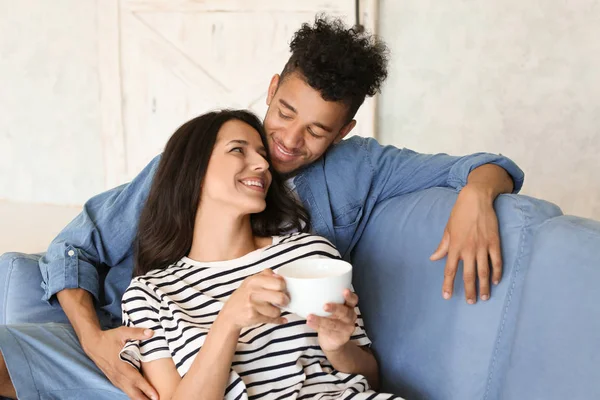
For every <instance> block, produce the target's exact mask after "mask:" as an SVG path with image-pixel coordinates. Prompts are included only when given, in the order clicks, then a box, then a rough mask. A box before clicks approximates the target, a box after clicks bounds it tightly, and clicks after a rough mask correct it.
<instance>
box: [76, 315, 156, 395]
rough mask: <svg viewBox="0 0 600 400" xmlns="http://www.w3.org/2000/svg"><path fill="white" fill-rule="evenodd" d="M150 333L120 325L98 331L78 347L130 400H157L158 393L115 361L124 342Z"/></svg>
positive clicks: (138, 338) (139, 376) (135, 372)
mask: <svg viewBox="0 0 600 400" xmlns="http://www.w3.org/2000/svg"><path fill="white" fill-rule="evenodd" d="M153 334H154V333H153V332H152V331H151V330H150V329H144V328H130V327H125V326H122V327H119V328H116V329H110V330H106V331H99V332H98V334H96V335H94V336H93V337H91V338H89V339H88V340H87V341H84V342H83V343H82V347H83V349H84V351H85V353H86V354H87V355H88V356H89V357H90V358H91V359H92V361H94V363H95V364H96V365H97V366H98V368H100V370H102V372H103V373H104V375H106V377H107V378H108V379H109V380H110V381H111V382H112V384H113V385H115V386H116V387H118V388H119V389H121V390H122V391H123V392H125V394H126V395H127V396H129V398H130V399H132V400H148V399H152V400H158V393H157V392H156V390H154V388H153V387H152V386H150V384H149V383H148V381H146V379H144V377H143V376H142V374H140V373H139V372H138V371H137V370H136V369H135V368H133V367H132V366H131V365H129V364H127V363H125V362H123V361H121V359H120V358H119V352H120V351H121V349H122V348H123V346H124V345H125V342H126V341H127V340H144V339H148V338H150V337H152V335H153Z"/></svg>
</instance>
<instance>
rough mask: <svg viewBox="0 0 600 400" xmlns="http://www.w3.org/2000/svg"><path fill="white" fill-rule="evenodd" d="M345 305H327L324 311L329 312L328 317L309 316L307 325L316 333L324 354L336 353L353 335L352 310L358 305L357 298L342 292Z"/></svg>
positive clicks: (354, 313)
mask: <svg viewBox="0 0 600 400" xmlns="http://www.w3.org/2000/svg"><path fill="white" fill-rule="evenodd" d="M344 299H345V300H346V302H345V304H333V303H329V304H326V305H325V306H324V308H323V309H324V310H325V311H327V312H330V313H331V315H330V316H329V317H318V316H316V315H312V314H311V315H309V316H308V319H307V324H308V326H310V327H311V328H313V329H314V330H316V331H317V333H318V335H319V346H321V349H323V351H324V352H325V353H327V352H336V351H339V350H340V349H342V347H344V345H345V344H346V343H348V342H349V341H350V337H351V336H352V333H354V329H355V324H356V319H357V318H358V317H357V315H356V312H355V311H354V308H355V307H356V305H357V304H358V296H357V295H356V294H355V293H352V292H351V291H350V290H348V289H346V290H344Z"/></svg>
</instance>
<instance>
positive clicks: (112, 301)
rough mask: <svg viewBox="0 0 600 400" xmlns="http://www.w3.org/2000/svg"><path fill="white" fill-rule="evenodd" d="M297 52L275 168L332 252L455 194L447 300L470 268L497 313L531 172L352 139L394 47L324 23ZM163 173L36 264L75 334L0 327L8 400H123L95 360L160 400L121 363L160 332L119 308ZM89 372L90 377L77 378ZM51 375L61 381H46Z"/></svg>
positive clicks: (91, 204)
mask: <svg viewBox="0 0 600 400" xmlns="http://www.w3.org/2000/svg"><path fill="white" fill-rule="evenodd" d="M290 48H291V51H292V55H291V57H290V59H289V61H288V62H287V64H286V65H285V67H284V69H283V71H282V73H281V75H275V76H273V78H272V80H271V82H270V85H269V90H268V97H267V104H268V106H269V108H268V111H267V114H266V116H265V120H264V124H265V128H266V130H267V134H268V144H269V152H270V155H271V157H272V162H273V166H274V168H275V169H276V170H277V171H279V172H280V173H283V174H285V175H286V176H288V177H289V180H288V182H289V184H290V186H291V188H292V189H293V190H294V191H295V192H296V194H297V195H298V197H299V199H300V200H301V201H302V202H303V204H304V205H305V206H306V207H307V209H308V211H309V212H310V214H311V220H312V226H313V230H314V231H315V233H316V234H319V235H322V236H325V237H327V238H328V239H330V240H331V241H332V242H333V243H334V244H335V245H336V246H337V247H338V249H339V251H340V253H341V254H342V255H343V256H344V257H345V258H348V257H349V255H350V252H351V250H352V249H353V247H354V246H355V245H356V243H357V241H358V240H359V238H360V236H361V234H362V232H363V230H364V228H365V226H366V224H367V221H368V220H369V215H370V213H371V212H372V210H373V209H374V207H375V206H376V205H377V204H378V203H380V202H382V201H384V200H386V199H388V198H390V197H393V196H398V195H401V194H404V193H410V192H414V191H418V190H422V189H426V188H429V187H434V186H448V187H453V188H455V189H457V190H460V194H459V196H458V200H457V202H456V204H455V206H454V209H453V210H452V213H451V217H450V219H449V221H448V224H447V227H446V231H445V233H444V236H443V238H442V240H441V243H440V245H439V247H438V249H437V250H436V251H435V253H434V254H433V255H432V260H439V259H441V258H443V257H446V256H447V262H446V270H445V279H444V284H443V288H442V295H443V296H444V298H450V296H451V295H452V290H453V282H454V277H455V274H456V270H457V266H458V262H459V260H462V261H463V264H464V280H465V291H466V299H467V301H468V302H469V303H475V301H476V296H477V288H476V281H477V278H478V281H479V294H480V297H481V299H482V300H487V299H488V298H489V293H490V289H489V284H490V269H491V277H492V278H491V281H492V282H494V283H497V282H498V281H499V280H500V278H501V256H500V246H499V237H498V226H497V219H496V215H495V212H494V209H493V200H494V199H495V197H496V196H497V195H498V194H500V193H508V192H511V191H518V190H519V189H520V187H521V185H522V183H523V173H522V171H521V170H520V169H519V168H518V167H517V166H516V165H515V164H514V163H513V162H512V161H510V160H508V159H507V158H505V157H502V156H496V155H491V154H475V155H471V156H467V157H450V156H447V155H444V154H440V155H422V154H417V153H415V152H412V151H410V150H400V149H397V148H395V147H391V146H386V147H384V146H381V145H379V144H378V143H377V142H376V141H374V140H372V139H364V138H358V137H353V138H351V139H347V140H342V139H344V137H345V136H347V135H348V134H349V133H350V132H351V131H352V129H353V128H354V126H355V125H356V121H355V120H354V119H353V118H354V115H355V114H356V111H357V110H358V108H359V107H360V106H361V104H362V103H363V101H364V99H365V97H366V96H372V95H374V94H375V93H377V92H378V91H379V89H380V86H381V84H382V83H383V81H384V80H385V78H386V76H387V70H386V64H387V49H386V47H385V45H384V44H383V43H382V42H380V41H379V40H378V39H376V38H375V37H372V36H368V35H366V34H363V33H359V32H356V31H354V30H352V29H346V28H345V27H344V26H343V24H342V23H341V22H340V21H337V20H333V21H329V20H327V19H323V18H318V19H317V20H316V21H315V23H314V25H313V26H309V25H307V24H305V25H303V26H302V28H301V29H300V30H299V31H297V32H296V33H295V35H294V38H293V40H292V42H291V45H290ZM158 161H159V157H157V158H155V159H154V160H153V161H152V162H151V163H150V164H149V165H148V166H147V167H146V168H145V169H144V170H143V171H142V172H141V173H140V174H139V175H138V176H137V177H136V178H135V179H134V180H133V181H132V182H131V183H129V184H127V185H124V186H121V187H119V188H116V189H113V190H111V191H109V192H106V193H103V194H101V195H98V196H96V197H94V198H92V199H91V200H89V201H88V203H86V205H85V208H84V211H83V212H82V214H80V215H79V216H78V217H77V218H76V219H75V220H74V221H73V222H72V223H71V224H69V226H67V227H66V228H65V229H64V230H63V231H62V232H61V233H60V234H59V236H58V237H57V238H56V239H55V240H54V241H53V242H52V244H51V245H50V247H49V249H48V252H47V254H46V256H45V257H44V258H43V259H42V260H41V261H40V270H41V272H42V277H43V282H42V286H43V288H44V291H45V296H44V300H46V301H48V302H51V303H52V304H56V301H58V303H60V306H61V307H62V309H63V310H64V313H65V314H66V316H67V317H68V319H69V321H70V323H71V325H69V324H61V325H56V324H54V325H52V326H48V325H45V324H38V325H33V326H31V325H29V326H27V327H26V328H23V327H22V326H12V327H2V328H1V329H0V348H1V349H2V351H3V353H4V359H5V361H6V363H5V364H6V365H5V366H4V365H3V364H4V363H2V362H0V382H2V384H3V385H4V386H0V388H1V387H4V391H3V392H0V393H2V394H4V395H12V396H14V388H13V386H14V387H16V388H17V389H18V391H19V393H20V395H22V396H25V394H24V393H25V392H26V391H27V390H29V389H28V387H29V386H34V387H35V388H36V390H37V392H38V393H42V392H44V391H46V392H50V391H57V390H63V392H62V393H67V392H68V390H69V389H72V388H74V387H85V388H86V390H93V389H90V388H95V389H96V392H90V393H94V394H93V395H90V398H92V397H93V398H104V397H102V396H103V394H102V393H105V395H106V396H107V398H108V397H112V398H114V396H115V394H114V393H113V394H110V393H109V392H110V391H111V390H113V389H111V388H113V386H111V385H110V384H109V382H108V381H106V380H104V381H103V380H102V379H103V376H102V373H100V371H99V370H98V369H95V367H94V366H93V364H91V362H89V359H91V360H93V362H94V363H95V365H97V367H98V368H99V369H100V370H101V371H102V372H103V373H104V374H105V375H106V377H108V379H110V381H111V382H112V383H113V384H114V386H116V387H118V388H120V389H121V390H123V391H124V392H125V393H126V394H127V395H128V396H129V397H130V398H133V399H147V398H156V391H155V390H154V389H153V388H152V387H150V385H149V384H148V383H147V382H146V381H145V380H144V379H143V377H142V376H141V375H140V374H139V373H138V372H137V371H136V370H134V369H133V368H131V367H130V366H129V365H127V364H126V363H123V362H122V361H120V360H119V358H118V353H119V350H120V349H121V348H122V346H123V344H124V342H125V341H126V340H127V339H144V338H148V337H149V336H151V335H152V332H145V331H143V330H136V329H133V328H127V327H118V326H119V325H120V317H121V309H120V300H121V296H122V294H123V292H124V290H125V289H126V287H127V285H128V284H129V281H130V278H131V270H132V267H133V262H132V253H133V250H132V243H133V239H134V237H135V234H136V226H137V222H138V218H139V214H140V211H141V209H142V207H143V205H144V202H145V199H146V197H147V195H148V190H149V188H150V185H151V182H152V178H153V174H154V172H155V170H156V167H157V164H158ZM511 178H512V179H511ZM488 260H491V268H490V266H489V264H488ZM373 268H376V266H373ZM100 319H102V321H103V322H100ZM57 326H58V328H57ZM103 328H113V329H106V330H102V329H103ZM146 334H148V336H146ZM75 335H76V336H75ZM77 340H79V342H77ZM25 342H26V343H28V346H29V347H31V348H34V349H35V351H37V352H38V354H39V353H42V352H44V349H46V348H52V349H57V348H59V349H60V350H59V351H58V352H57V354H54V355H53V357H50V356H49V357H48V358H47V359H44V361H45V363H43V365H49V366H51V368H46V370H44V371H42V372H38V369H40V368H41V367H38V365H37V364H36V363H28V362H27V361H26V359H27V355H26V354H25V355H23V354H22V353H20V352H17V351H16V350H14V349H13V350H11V347H10V345H11V344H13V345H15V344H17V345H18V344H20V343H25ZM79 343H81V347H79ZM21 347H22V346H21ZM82 349H83V350H82ZM23 351H25V350H23ZM84 352H85V354H84ZM32 354H36V353H32ZM85 355H87V356H89V359H87V358H86V357H85ZM61 357H62V358H61ZM0 361H1V360H0ZM46 363H47V364H46ZM86 363H87V364H86ZM90 364H91V366H90ZM6 366H7V367H8V370H9V371H10V375H11V377H12V378H13V383H11V381H10V379H9V377H8V374H7V372H6ZM83 366H85V368H83ZM84 369H85V371H86V374H85V376H83V373H80V372H79V371H81V370H84ZM63 370H66V371H68V373H69V374H71V375H70V377H69V379H60V376H61V373H64V372H63ZM52 374H56V376H57V377H56V378H55V379H49V378H48V376H49V375H51V376H53V375H52ZM44 378H45V379H44ZM65 381H66V382H65ZM90 381H93V384H92V383H89V382H90ZM94 385H95V386H94ZM11 390H13V391H11ZM21 393H23V394H21ZM107 393H108V394H107ZM65 397H66V395H65Z"/></svg>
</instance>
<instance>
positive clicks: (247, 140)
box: [200, 120, 271, 215]
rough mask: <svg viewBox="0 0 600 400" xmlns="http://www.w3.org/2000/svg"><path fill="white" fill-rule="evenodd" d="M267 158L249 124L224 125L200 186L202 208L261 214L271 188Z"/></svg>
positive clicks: (231, 121) (239, 213)
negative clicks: (211, 207) (209, 206)
mask: <svg viewBox="0 0 600 400" xmlns="http://www.w3.org/2000/svg"><path fill="white" fill-rule="evenodd" d="M266 155H267V150H266V149H265V147H264V145H263V142H262V140H261V138H260V134H259V133H258V132H257V131H256V130H255V129H254V128H252V127H251V126H250V125H248V124H246V123H245V122H242V121H239V120H230V121H227V122H226V123H225V124H223V126H222V127H221V130H220V131H219V133H218V135H217V141H216V143H215V147H214V149H213V152H212V154H211V156H210V161H209V162H208V169H207V171H206V176H205V178H204V183H203V185H202V193H201V195H200V203H201V204H202V206H203V207H205V206H208V205H209V204H211V206H214V207H216V208H215V210H217V209H218V210H220V211H219V212H230V211H232V212H233V213H235V214H238V215H246V214H254V213H259V212H261V211H263V210H264V209H265V207H266V202H265V197H266V195H267V191H268V189H269V186H270V185H271V172H270V171H269V163H268V162H267V160H266V158H265V157H266Z"/></svg>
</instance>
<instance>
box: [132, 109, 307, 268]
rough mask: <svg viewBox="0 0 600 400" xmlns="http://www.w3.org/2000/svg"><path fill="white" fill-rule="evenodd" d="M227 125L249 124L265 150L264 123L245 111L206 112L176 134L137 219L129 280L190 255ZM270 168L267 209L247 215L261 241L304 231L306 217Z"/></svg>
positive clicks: (303, 210)
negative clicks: (210, 169)
mask: <svg viewBox="0 0 600 400" xmlns="http://www.w3.org/2000/svg"><path fill="white" fill-rule="evenodd" d="M230 120H239V121H242V122H245V123H247V124H248V125H250V126H251V127H252V128H254V129H255V130H256V131H257V132H258V133H259V134H260V137H261V140H262V142H263V144H264V146H265V148H268V145H267V141H266V134H265V131H264V128H263V126H262V123H261V122H260V120H259V119H258V118H257V117H256V115H254V114H252V113H251V112H249V111H245V110H223V111H214V112H209V113H207V114H204V115H201V116H199V117H196V118H194V119H192V120H191V121H188V122H186V123H185V124H183V125H182V126H181V127H180V128H179V129H177V131H176V132H175V133H174V134H173V136H171V138H170V139H169V141H168V143H167V145H166V147H165V151H164V153H163V155H162V158H161V160H160V164H159V166H158V169H157V171H156V175H155V176H154V180H153V182H152V187H151V188H150V194H149V195H148V199H147V201H146V204H145V206H144V208H143V210H142V213H141V216H140V222H139V226H138V232H137V237H136V240H135V266H134V271H133V276H139V275H144V274H146V273H147V272H148V271H151V270H154V269H164V268H166V267H168V266H169V265H171V264H173V263H175V262H177V261H179V260H180V259H181V258H182V257H183V256H186V255H187V254H189V251H190V249H191V246H192V239H193V235H194V221H195V218H196V211H197V209H198V204H199V200H200V193H201V188H202V182H203V180H204V176H205V175H206V170H207V168H208V162H209V160H210V156H211V154H212V151H213V148H214V146H215V142H216V140H217V135H218V133H219V130H220V129H221V127H222V126H223V124H225V122H227V121H230ZM268 161H269V164H271V163H270V159H269V158H268ZM269 169H270V171H271V174H272V175H273V181H272V183H271V186H270V188H269V191H268V192H267V196H266V203H267V206H266V208H265V209H264V210H263V211H262V212H261V213H258V214H252V215H251V216H250V220H251V225H252V232H253V233H254V235H256V236H263V237H266V236H275V235H281V234H282V233H284V232H289V231H290V230H298V231H304V232H307V231H308V230H309V229H310V221H309V216H308V213H307V212H306V210H305V209H304V208H303V207H302V206H301V205H300V204H298V202H297V201H296V200H295V199H294V198H293V197H292V194H291V193H289V190H288V189H287V188H286V187H285V186H284V180H283V179H282V177H281V176H280V175H279V174H278V173H277V172H275V171H274V170H273V168H272V167H270V168H269Z"/></svg>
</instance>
